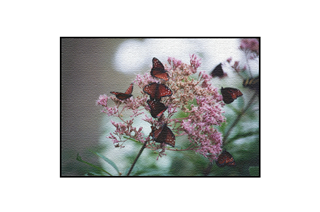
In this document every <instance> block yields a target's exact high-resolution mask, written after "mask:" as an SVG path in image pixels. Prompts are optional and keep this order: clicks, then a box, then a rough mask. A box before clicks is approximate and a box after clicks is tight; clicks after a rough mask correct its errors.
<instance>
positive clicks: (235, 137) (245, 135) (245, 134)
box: [227, 129, 259, 143]
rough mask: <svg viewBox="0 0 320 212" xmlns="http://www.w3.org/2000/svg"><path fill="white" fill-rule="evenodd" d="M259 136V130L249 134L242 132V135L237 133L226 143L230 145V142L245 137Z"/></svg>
mask: <svg viewBox="0 0 320 212" xmlns="http://www.w3.org/2000/svg"><path fill="white" fill-rule="evenodd" d="M258 134H259V129H258V130H255V131H249V132H243V133H238V134H236V135H235V136H234V137H232V138H230V139H228V142H227V143H230V142H231V141H234V140H237V139H240V138H245V137H249V136H253V135H258Z"/></svg>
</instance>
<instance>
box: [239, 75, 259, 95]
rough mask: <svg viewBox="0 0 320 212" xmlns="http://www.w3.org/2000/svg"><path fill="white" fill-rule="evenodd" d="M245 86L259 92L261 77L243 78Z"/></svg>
mask: <svg viewBox="0 0 320 212" xmlns="http://www.w3.org/2000/svg"><path fill="white" fill-rule="evenodd" d="M242 85H243V87H248V88H250V89H252V90H255V91H257V92H259V91H260V79H259V76H258V77H255V78H249V79H245V80H243V84H242Z"/></svg>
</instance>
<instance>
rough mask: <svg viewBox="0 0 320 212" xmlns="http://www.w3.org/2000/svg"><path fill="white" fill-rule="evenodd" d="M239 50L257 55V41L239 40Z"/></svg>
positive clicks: (253, 39)
mask: <svg viewBox="0 0 320 212" xmlns="http://www.w3.org/2000/svg"><path fill="white" fill-rule="evenodd" d="M240 49H241V50H244V51H245V50H249V51H251V52H252V53H256V54H257V55H259V41H258V40H257V39H255V38H252V39H241V44H240Z"/></svg>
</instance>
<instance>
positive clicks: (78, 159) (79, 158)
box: [76, 153, 112, 176]
mask: <svg viewBox="0 0 320 212" xmlns="http://www.w3.org/2000/svg"><path fill="white" fill-rule="evenodd" d="M76 159H77V161H79V162H81V163H85V164H87V165H89V166H92V167H94V168H96V169H98V170H100V171H103V172H105V173H107V174H108V175H110V176H112V174H110V173H109V172H107V171H106V170H104V169H103V168H101V167H99V166H96V165H93V164H91V163H89V162H87V161H84V160H82V158H81V157H80V155H79V153H78V154H77V158H76Z"/></svg>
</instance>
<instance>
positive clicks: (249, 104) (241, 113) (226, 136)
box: [203, 92, 258, 176]
mask: <svg viewBox="0 0 320 212" xmlns="http://www.w3.org/2000/svg"><path fill="white" fill-rule="evenodd" d="M257 94H258V93H257V92H255V93H254V94H253V96H252V97H251V99H250V100H249V103H248V105H247V107H246V108H245V109H244V110H242V111H241V112H240V113H239V114H238V117H237V118H236V120H234V122H233V123H232V125H231V127H230V128H229V129H228V131H227V132H226V134H225V136H224V137H223V140H222V144H223V145H225V144H226V143H227V142H226V140H227V138H228V136H229V135H230V132H231V130H232V129H233V128H234V126H236V124H237V123H238V122H239V120H240V118H241V117H242V115H243V114H245V112H246V111H247V110H248V109H249V107H250V106H251V104H252V102H253V100H254V97H255V96H256V95H257ZM213 164H214V163H210V164H209V166H208V167H207V168H206V169H205V170H204V172H203V174H204V176H207V175H208V174H209V173H210V170H211V168H212V166H213Z"/></svg>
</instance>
